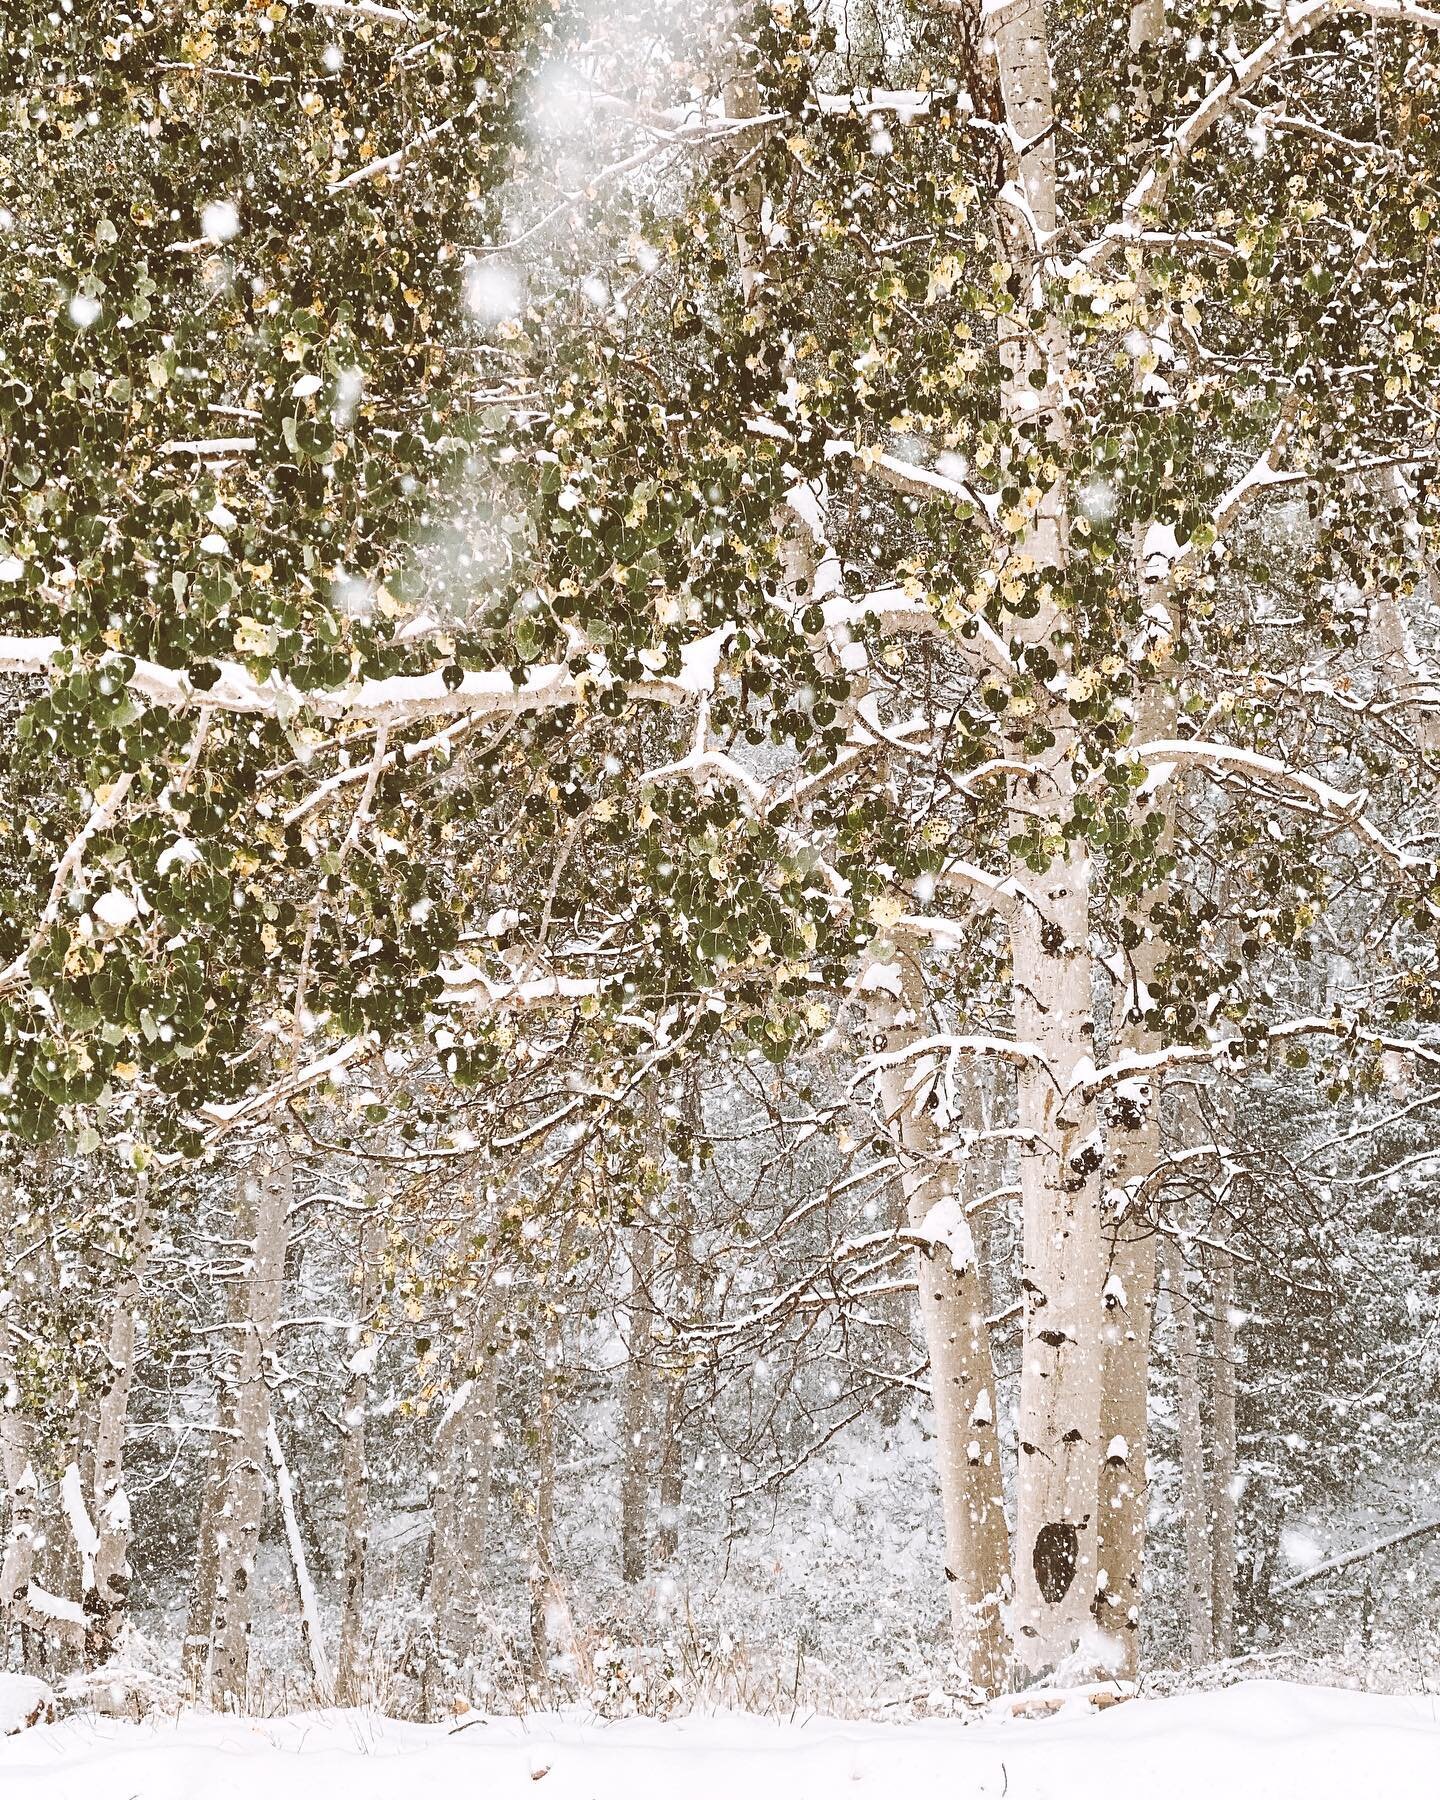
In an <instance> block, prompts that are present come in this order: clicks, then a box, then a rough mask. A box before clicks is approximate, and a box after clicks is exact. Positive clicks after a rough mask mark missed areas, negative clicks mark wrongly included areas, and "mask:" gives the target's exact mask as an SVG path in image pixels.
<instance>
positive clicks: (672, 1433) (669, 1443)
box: [654, 1376, 685, 1564]
mask: <svg viewBox="0 0 1440 1800" xmlns="http://www.w3.org/2000/svg"><path fill="white" fill-rule="evenodd" d="M684 1417H685V1384H684V1383H683V1382H682V1381H680V1380H678V1379H676V1378H675V1377H673V1376H672V1378H671V1379H670V1381H669V1382H667V1384H666V1387H665V1423H664V1426H663V1427H662V1434H663V1435H662V1443H661V1448H660V1491H659V1496H658V1498H659V1501H660V1512H659V1519H658V1522H657V1524H656V1526H655V1544H654V1555H655V1561H656V1562H657V1563H662V1564H663V1563H671V1562H674V1560H675V1558H676V1556H678V1555H679V1553H680V1514H681V1509H682V1508H683V1506H684V1504H685V1437H684V1425H683V1420H684Z"/></svg>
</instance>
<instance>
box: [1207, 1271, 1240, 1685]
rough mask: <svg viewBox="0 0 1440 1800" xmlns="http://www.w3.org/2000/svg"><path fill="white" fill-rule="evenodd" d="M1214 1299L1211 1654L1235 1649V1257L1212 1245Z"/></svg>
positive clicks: (1232, 1651) (1227, 1653)
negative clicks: (1213, 1641) (1213, 1639)
mask: <svg viewBox="0 0 1440 1800" xmlns="http://www.w3.org/2000/svg"><path fill="white" fill-rule="evenodd" d="M1212 1269H1213V1275H1212V1278H1211V1280H1212V1293H1213V1295H1214V1302H1215V1386H1214V1407H1213V1410H1214V1432H1215V1467H1214V1473H1213V1477H1212V1481H1211V1489H1210V1495H1211V1498H1210V1513H1211V1518H1212V1520H1213V1526H1212V1531H1211V1555H1212V1559H1213V1562H1214V1570H1213V1581H1214V1621H1215V1654H1216V1655H1217V1656H1233V1655H1234V1654H1235V1477H1236V1469H1237V1447H1236V1438H1235V1326H1234V1323H1233V1320H1232V1318H1231V1312H1232V1309H1233V1308H1234V1305H1235V1262H1234V1258H1233V1257H1232V1256H1231V1255H1230V1252H1229V1251H1228V1250H1217V1251H1216V1252H1215V1253H1214V1258H1213V1262H1212Z"/></svg>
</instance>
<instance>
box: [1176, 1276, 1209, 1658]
mask: <svg viewBox="0 0 1440 1800" xmlns="http://www.w3.org/2000/svg"><path fill="white" fill-rule="evenodd" d="M1165 1279H1166V1284H1167V1286H1168V1288H1169V1292H1170V1314H1171V1317H1172V1318H1173V1320H1174V1322H1175V1383H1176V1394H1177V1404H1176V1418H1177V1428H1178V1430H1179V1434H1180V1511H1181V1517H1182V1521H1183V1524H1184V1527H1185V1596H1186V1606H1185V1615H1186V1620H1187V1623H1188V1625H1189V1644H1190V1661H1191V1663H1192V1665H1193V1666H1195V1667H1196V1668H1199V1667H1200V1666H1201V1665H1202V1664H1204V1663H1207V1662H1208V1661H1209V1660H1210V1653H1211V1628H1210V1589H1211V1579H1210V1520H1209V1500H1208V1493H1207V1489H1206V1483H1205V1434H1204V1423H1203V1420H1202V1417H1201V1411H1200V1334H1199V1331H1198V1329H1197V1327H1196V1322H1195V1302H1194V1301H1193V1299H1192V1298H1191V1296H1190V1293H1189V1290H1188V1287H1187V1283H1186V1269H1185V1260H1184V1257H1183V1256H1182V1254H1181V1252H1180V1250H1179V1248H1178V1246H1177V1245H1176V1244H1175V1243H1174V1242H1173V1240H1172V1241H1170V1242H1168V1243H1167V1244H1166V1248H1165Z"/></svg>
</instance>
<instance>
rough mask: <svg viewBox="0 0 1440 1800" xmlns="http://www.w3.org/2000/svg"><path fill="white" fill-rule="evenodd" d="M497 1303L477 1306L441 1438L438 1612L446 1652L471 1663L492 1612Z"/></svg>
mask: <svg viewBox="0 0 1440 1800" xmlns="http://www.w3.org/2000/svg"><path fill="white" fill-rule="evenodd" d="M497 1316H498V1315H497V1310H496V1307H495V1304H494V1301H493V1300H492V1299H489V1298H486V1299H483V1300H480V1301H477V1302H476V1303H475V1312H474V1318H473V1322H472V1325H471V1328H470V1332H469V1334H468V1336H467V1339H466V1345H465V1352H464V1362H465V1378H464V1380H463V1381H462V1382H461V1385H460V1386H459V1387H458V1388H457V1389H456V1391H455V1394H454V1395H453V1397H452V1399H451V1401H450V1405H449V1407H448V1408H447V1409H446V1412H445V1415H444V1417H443V1418H442V1419H441V1421H440V1426H439V1429H438V1430H437V1431H436V1433H435V1462H434V1474H433V1478H432V1479H433V1481H434V1490H433V1491H434V1500H433V1507H434V1515H435V1533H434V1539H433V1543H432V1550H431V1561H430V1590H429V1593H430V1606H431V1608H432V1611H433V1615H434V1619H435V1631H436V1637H437V1640H438V1642H439V1644H440V1647H441V1649H442V1651H443V1652H444V1653H445V1655H446V1656H447V1657H448V1658H450V1660H451V1661H453V1662H454V1663H456V1664H459V1663H463V1662H464V1661H465V1659H466V1657H467V1656H469V1654H470V1653H471V1651H472V1650H473V1648H474V1646H475V1640H476V1637H477V1635H478V1634H479V1630H480V1626H481V1622H482V1620H483V1618H484V1615H485V1608H486V1598H485V1596H486V1568H485V1565H486V1555H487V1549H488V1540H489V1535H490V1486H491V1468H492V1464H493V1461H494V1438H495V1414H496V1401H497V1395H498V1388H499V1380H500V1358H499V1355H498V1353H497V1349H496V1345H495V1341H494V1339H495V1327H496V1323H497Z"/></svg>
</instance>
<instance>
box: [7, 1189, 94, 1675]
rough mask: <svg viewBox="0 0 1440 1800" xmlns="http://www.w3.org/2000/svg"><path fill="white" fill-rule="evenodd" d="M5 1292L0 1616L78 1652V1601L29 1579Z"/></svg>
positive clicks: (31, 1549)
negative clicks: (5, 1502)
mask: <svg viewBox="0 0 1440 1800" xmlns="http://www.w3.org/2000/svg"><path fill="white" fill-rule="evenodd" d="M13 1198H14V1195H13V1190H12V1188H11V1185H10V1182H9V1179H8V1178H0V1241H4V1242H5V1243H7V1244H8V1243H9V1242H10V1239H11V1234H12V1232H13V1230H14V1216H13V1215H14V1209H13ZM10 1304H11V1297H10V1295H9V1293H8V1292H4V1293H0V1473H3V1475H4V1478H5V1488H6V1496H7V1499H8V1501H9V1515H10V1516H9V1520H8V1523H7V1526H6V1532H5V1547H4V1555H3V1558H0V1616H3V1617H4V1618H5V1619H6V1621H7V1622H10V1623H13V1624H16V1625H19V1626H21V1627H22V1628H23V1629H24V1630H27V1631H33V1632H37V1633H39V1634H40V1635H41V1637H43V1638H44V1639H45V1640H46V1641H47V1642H50V1643H54V1644H58V1645H63V1646H64V1647H65V1648H66V1649H67V1650H70V1651H74V1652H78V1651H79V1650H81V1649H82V1648H83V1646H84V1642H85V1623H86V1621H85V1613H84V1611H83V1609H82V1608H81V1606H80V1604H79V1603H78V1601H74V1600H68V1599H63V1598H61V1597H60V1596H59V1595H56V1594H51V1593H47V1592H46V1590H45V1589H44V1588H43V1587H42V1586H41V1585H40V1583H39V1582H38V1581H37V1580H36V1579H35V1555H36V1549H37V1539H38V1538H39V1537H40V1535H41V1521H40V1482H39V1478H38V1477H37V1475H36V1473H35V1464H34V1433H33V1431H32V1429H31V1426H30V1422H29V1420H28V1419H26V1418H25V1416H24V1414H23V1413H22V1412H21V1410H20V1386H19V1382H18V1380H17V1378H16V1370H15V1356H14V1344H13V1341H12V1338H11V1332H10V1319H9V1311H8V1309H9V1306H10Z"/></svg>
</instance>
